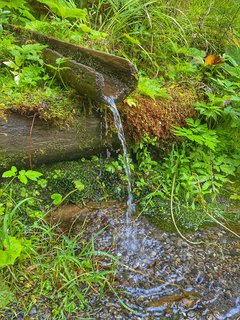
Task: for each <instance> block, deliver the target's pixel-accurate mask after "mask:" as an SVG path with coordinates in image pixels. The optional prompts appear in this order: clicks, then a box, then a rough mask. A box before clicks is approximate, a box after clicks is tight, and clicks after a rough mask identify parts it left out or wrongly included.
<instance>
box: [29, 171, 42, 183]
mask: <svg viewBox="0 0 240 320" xmlns="http://www.w3.org/2000/svg"><path fill="white" fill-rule="evenodd" d="M25 174H26V176H27V177H28V179H30V180H33V181H37V180H38V178H39V177H41V176H42V175H43V174H42V173H41V172H38V171H34V170H27V171H26V173H25Z"/></svg>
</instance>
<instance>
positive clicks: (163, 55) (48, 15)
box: [0, 0, 240, 319]
mask: <svg viewBox="0 0 240 320" xmlns="http://www.w3.org/2000/svg"><path fill="white" fill-rule="evenodd" d="M7 24H18V25H21V26H23V27H25V28H28V29H31V30H34V31H37V32H40V33H43V34H47V35H51V36H54V37H57V38H60V39H62V40H66V41H70V42H73V43H76V44H78V45H84V46H86V47H90V48H95V49H100V50H103V51H106V52H109V53H113V54H118V55H120V56H123V57H125V58H128V59H130V60H131V61H132V62H133V63H134V65H135V67H136V69H137V70H138V72H139V75H140V77H139V85H138V88H137V90H136V91H135V92H134V93H133V94H132V95H131V96H129V97H128V98H127V99H126V100H125V101H124V102H123V103H122V105H120V106H119V109H120V110H121V112H122V116H123V119H124V123H125V128H126V131H127V132H128V135H129V141H130V142H131V147H130V148H129V150H130V152H131V156H132V159H131V161H130V164H131V169H132V170H133V193H134V196H135V202H136V203H137V204H138V208H139V212H140V213H144V214H146V215H148V216H149V218H150V219H154V220H155V222H156V221H157V222H159V224H164V221H166V225H169V219H172V221H173V223H174V225H175V227H176V228H177V230H178V232H179V233H180V234H181V235H182V233H181V230H180V229H178V228H179V227H178V226H179V225H180V224H181V225H182V226H184V227H185V228H195V229H196V228H198V227H199V226H201V225H202V224H204V223H206V222H207V223H208V222H209V221H214V222H216V223H219V224H221V226H222V227H224V226H225V223H226V222H229V221H237V220H238V219H239V214H236V213H234V214H233V213H232V212H231V210H230V212H226V210H225V208H223V206H221V204H219V203H220V202H221V201H220V202H219V199H220V200H223V199H224V201H227V203H228V204H229V199H230V200H232V201H234V202H235V203H236V204H238V205H239V200H240V195H239V182H238V179H239V174H240V169H239V166H240V145H239V139H240V89H239V88H240V58H239V57H240V5H239V1H238V0H230V1H228V2H224V1H194V2H191V3H190V2H187V1H172V0H170V1H164V0H150V1H146V0H144V1H139V0H96V1H74V0H38V1H30V0H29V1H27V0H23V1H19V0H5V1H1V2H0V65H1V70H0V92H1V100H0V117H1V118H3V119H6V118H7V115H8V113H9V112H18V113H20V114H24V115H27V116H34V117H35V116H37V117H40V118H42V119H43V120H45V121H49V122H52V123H54V124H55V125H63V124H64V125H66V124H70V123H71V120H72V118H73V117H74V114H75V112H76V109H77V107H79V105H81V98H80V97H78V96H77V95H76V93H74V92H73V91H72V90H70V89H69V88H67V87H66V85H65V84H64V83H62V82H61V81H59V82H58V81H57V79H56V75H57V73H59V70H60V69H61V67H62V62H63V61H62V60H59V61H58V62H57V64H58V67H57V68H56V67H55V69H54V67H53V66H52V69H54V75H53V76H51V75H50V74H48V72H47V69H46V65H45V63H44V61H43V59H42V50H43V49H44V48H45V46H43V45H40V44H38V43H35V42H33V41H32V39H28V40H27V41H26V42H25V43H22V42H20V41H19V39H18V38H17V37H15V36H14V34H13V33H12V32H10V31H9V30H8V28H7ZM49 67H50V68H51V66H48V68H49ZM4 121H5V120H4ZM170 142H171V143H170ZM81 165H84V161H82V163H81ZM88 165H89V163H88ZM16 166H17V164H16ZM91 166H92V167H91ZM90 167H91V170H90V171H91V172H90V175H88V173H87V170H83V171H82V176H81V177H80V179H79V180H80V181H79V180H78V179H77V178H76V175H75V170H77V169H76V168H74V170H72V168H71V170H72V171H71V170H69V171H66V172H65V171H64V170H62V169H59V168H55V169H50V170H49V171H47V170H46V172H47V175H48V176H47V178H46V177H44V172H43V174H42V173H40V172H38V171H34V170H27V169H26V170H18V169H17V168H16V167H15V166H13V167H12V168H9V170H7V171H6V172H5V173H3V175H2V178H3V183H2V184H1V188H0V282H1V287H0V310H1V309H3V308H5V307H6V306H7V305H8V304H9V303H10V302H12V301H15V300H16V297H17V298H18V297H19V296H20V295H21V294H22V293H23V299H22V300H21V301H19V302H18V307H19V309H20V310H24V315H23V317H25V316H26V317H27V316H28V314H29V312H30V311H31V309H32V307H33V306H34V305H35V304H41V305H43V306H44V308H45V312H46V314H48V315H49V319H67V318H70V317H71V316H73V317H74V316H75V313H74V312H75V310H77V309H84V308H85V307H86V306H87V305H88V304H89V299H90V298H89V297H90V296H91V293H92V292H98V291H99V292H100V295H101V294H103V292H104V289H106V288H108V289H109V290H113V291H114V289H113V287H112V285H111V283H112V281H113V276H114V273H115V271H116V265H117V260H116V258H114V257H113V256H111V255H109V254H108V253H106V252H98V251H96V250H95V247H94V243H95V241H97V235H93V236H92V238H91V239H88V240H84V239H85V236H84V225H83V227H82V230H81V231H80V232H79V233H78V234H77V235H73V234H70V233H67V234H61V233H59V229H58V228H57V226H55V225H51V224H49V223H47V222H46V220H45V217H46V215H48V214H49V212H51V211H52V210H54V208H56V207H58V206H60V205H61V204H62V203H66V202H67V201H70V202H74V203H79V202H81V201H85V200H86V199H92V200H97V201H103V200H107V199H109V198H111V197H114V198H115V199H122V198H123V197H124V196H126V177H125V176H124V169H123V167H124V160H123V157H122V156H119V158H118V159H117V160H116V159H115V160H114V161H112V162H107V163H105V162H100V161H99V159H96V158H95V159H93V160H92V162H91V165H90ZM98 169H99V172H101V174H98ZM44 170H45V169H43V171H44ZM82 179H83V180H84V181H82ZM87 181H88V183H87ZM224 192H225V193H226V196H224ZM96 194H97V195H99V196H96ZM226 197H227V198H226ZM238 212H239V211H238ZM106 266H107V267H106ZM49 270H51V275H50V274H49ZM114 294H115V296H117V293H115V292H114ZM49 305H51V307H49ZM11 308H12V311H11ZM4 310H6V309H4ZM13 310H15V309H14V305H13V304H10V307H9V309H8V312H9V317H11V316H12V318H14V316H17V314H14V311H13ZM4 312H5V311H4ZM0 315H1V311H0Z"/></svg>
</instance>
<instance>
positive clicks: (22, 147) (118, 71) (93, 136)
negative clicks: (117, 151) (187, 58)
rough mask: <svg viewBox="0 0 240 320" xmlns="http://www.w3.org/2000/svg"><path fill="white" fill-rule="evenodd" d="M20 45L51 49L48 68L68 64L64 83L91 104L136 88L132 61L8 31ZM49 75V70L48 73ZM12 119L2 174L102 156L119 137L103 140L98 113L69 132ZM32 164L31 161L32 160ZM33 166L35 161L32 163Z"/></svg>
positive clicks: (2, 139) (5, 125) (79, 118)
mask: <svg viewBox="0 0 240 320" xmlns="http://www.w3.org/2000/svg"><path fill="white" fill-rule="evenodd" d="M5 27H6V28H7V29H8V30H9V31H11V32H13V34H14V35H15V36H16V37H17V39H19V41H20V42H21V43H23V44H24V43H25V42H26V40H29V39H33V40H34V41H36V42H39V43H41V44H45V45H47V48H45V49H44V50H43V59H44V62H45V63H46V64H50V65H53V66H57V64H56V59H57V58H61V57H66V58H69V59H68V60H67V61H66V62H65V63H64V64H61V67H66V68H64V70H61V71H60V76H61V78H62V79H63V81H64V83H66V84H68V85H70V86H71V87H73V88H74V89H75V90H76V91H77V93H79V94H80V95H83V96H87V97H88V98H90V99H93V100H96V101H99V102H101V103H105V102H106V97H113V99H114V100H115V101H116V102H117V101H121V100H123V99H124V98H125V97H126V96H128V95H129V93H130V92H131V91H132V90H134V89H135V87H136V85H137V73H136V70H135V68H134V66H133V65H132V64H131V62H129V61H128V60H126V59H124V58H121V57H117V56H114V55H111V54H107V53H104V52H100V51H96V50H92V49H88V48H84V47H81V46H77V45H74V44H70V43H67V42H64V41H61V40H58V39H54V38H51V37H47V36H45V35H42V34H39V33H37V32H33V31H31V30H28V29H23V28H21V27H18V26H11V25H7V26H5ZM50 70H51V68H50ZM31 125H32V117H26V116H22V115H19V114H15V113H11V112H10V113H9V114H8V116H7V121H6V120H5V119H2V118H0V170H1V171H2V170H3V169H6V168H9V166H10V165H12V164H14V165H16V166H18V167H22V166H28V165H29V162H32V164H33V165H36V164H42V163H48V162H55V161H62V160H74V159H79V158H81V157H88V156H91V155H94V154H98V153H99V152H100V151H101V150H104V149H106V148H108V147H109V145H114V144H115V143H116V136H114V135H112V136H111V137H106V136H105V134H103V132H102V131H103V130H102V127H103V126H102V123H101V117H100V115H98V114H97V113H94V114H93V113H90V114H88V115H86V114H80V115H79V114H78V115H76V116H75V118H74V121H73V124H72V125H71V127H66V128H59V127H56V126H51V125H50V124H48V123H46V122H45V121H43V120H40V119H37V118H36V120H35V122H34V127H33V131H32V137H30V129H31ZM30 158H31V159H30ZM30 160H31V161H30Z"/></svg>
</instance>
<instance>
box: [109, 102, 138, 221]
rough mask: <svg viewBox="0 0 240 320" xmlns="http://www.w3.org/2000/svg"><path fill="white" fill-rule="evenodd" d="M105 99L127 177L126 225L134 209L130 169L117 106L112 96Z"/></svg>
mask: <svg viewBox="0 0 240 320" xmlns="http://www.w3.org/2000/svg"><path fill="white" fill-rule="evenodd" d="M105 100H106V104H107V105H108V107H109V109H110V110H111V111H112V114H113V117H114V124H115V127H116V129H117V133H118V138H119V140H120V141H121V144H122V149H123V161H124V170H125V174H126V178H127V190H128V200H127V212H126V224H127V226H128V225H129V219H130V217H131V213H132V212H133V211H134V204H133V195H132V182H131V169H130V164H129V158H128V152H127V143H126V139H125V135H124V131H123V125H122V121H121V117H120V114H119V112H118V109H117V106H116V104H115V101H114V98H113V97H105Z"/></svg>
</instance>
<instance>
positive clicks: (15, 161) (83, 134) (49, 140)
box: [0, 113, 118, 171]
mask: <svg viewBox="0 0 240 320" xmlns="http://www.w3.org/2000/svg"><path fill="white" fill-rule="evenodd" d="M31 127H32V134H31V135H30V132H31ZM102 128H103V124H102V122H101V118H100V116H98V115H95V114H89V115H84V114H81V115H76V116H75V118H74V121H73V123H72V124H71V126H69V127H64V128H61V127H57V126H52V125H50V124H48V123H47V122H45V121H43V120H41V119H38V118H36V119H35V121H34V122H33V117H27V116H22V115H19V114H15V113H9V114H8V117H7V121H6V120H4V119H2V118H0V170H1V171H2V170H4V169H7V168H9V167H10V166H11V165H16V166H18V167H23V166H25V167H26V166H27V167H29V166H30V163H32V164H33V166H34V165H37V164H41V163H49V162H55V161H62V160H74V159H79V158H81V157H89V156H92V155H95V154H98V153H99V152H100V151H104V150H106V149H107V148H110V147H111V145H116V144H118V141H117V139H116V135H111V136H109V135H108V136H107V135H106V132H104V130H103V129H102Z"/></svg>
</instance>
